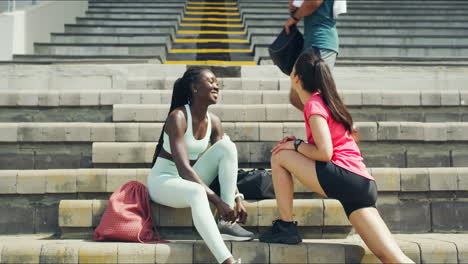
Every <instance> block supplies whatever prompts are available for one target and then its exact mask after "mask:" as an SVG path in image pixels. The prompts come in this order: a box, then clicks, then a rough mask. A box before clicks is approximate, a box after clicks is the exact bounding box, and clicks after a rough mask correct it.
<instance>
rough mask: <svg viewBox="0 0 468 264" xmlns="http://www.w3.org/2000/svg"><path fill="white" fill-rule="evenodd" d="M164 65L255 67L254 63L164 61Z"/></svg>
mask: <svg viewBox="0 0 468 264" xmlns="http://www.w3.org/2000/svg"><path fill="white" fill-rule="evenodd" d="M165 64H187V65H188V64H191V65H222V66H243V65H257V63H255V61H216V60H206V61H166V62H165Z"/></svg>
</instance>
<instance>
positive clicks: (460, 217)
mask: <svg viewBox="0 0 468 264" xmlns="http://www.w3.org/2000/svg"><path fill="white" fill-rule="evenodd" d="M431 216H432V228H433V231H434V232H444V233H445V232H450V233H452V232H466V231H468V223H467V221H466V219H468V205H467V203H466V202H464V201H441V202H436V201H434V202H432V214H431Z"/></svg>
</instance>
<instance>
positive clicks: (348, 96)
mask: <svg viewBox="0 0 468 264" xmlns="http://www.w3.org/2000/svg"><path fill="white" fill-rule="evenodd" d="M343 103H344V104H345V105H348V106H351V105H352V106H354V105H359V106H360V105H362V92H361V90H346V91H343Z"/></svg>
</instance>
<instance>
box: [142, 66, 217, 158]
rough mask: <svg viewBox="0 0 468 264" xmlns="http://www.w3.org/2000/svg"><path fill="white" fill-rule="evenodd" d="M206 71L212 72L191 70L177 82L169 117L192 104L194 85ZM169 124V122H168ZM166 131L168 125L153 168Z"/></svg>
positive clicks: (158, 147) (158, 149) (155, 153)
mask: <svg viewBox="0 0 468 264" xmlns="http://www.w3.org/2000/svg"><path fill="white" fill-rule="evenodd" d="M204 71H210V70H209V69H206V68H195V67H194V68H189V69H188V70H187V71H186V72H185V73H184V75H183V76H182V78H179V79H177V80H176V82H175V83H174V88H173V90H172V100H171V107H170V109H169V113H168V114H167V116H169V115H170V114H171V113H172V111H174V109H176V108H178V107H181V106H183V105H186V104H190V102H191V101H192V96H193V95H192V90H191V87H192V84H193V83H195V82H198V81H199V80H200V79H201V77H202V73H203V72H204ZM166 122H167V120H166ZM165 129H166V123H164V126H163V128H162V131H161V135H160V136H159V140H158V145H157V146H156V150H155V152H154V155H153V162H152V163H151V167H153V166H154V163H156V159H157V158H158V156H159V153H160V152H161V150H162V147H163V143H164V136H163V135H164V131H165Z"/></svg>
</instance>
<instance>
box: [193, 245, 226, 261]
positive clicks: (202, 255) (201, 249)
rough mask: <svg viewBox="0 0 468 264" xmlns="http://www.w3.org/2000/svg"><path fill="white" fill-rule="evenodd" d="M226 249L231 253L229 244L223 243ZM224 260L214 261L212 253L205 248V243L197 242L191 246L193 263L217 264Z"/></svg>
mask: <svg viewBox="0 0 468 264" xmlns="http://www.w3.org/2000/svg"><path fill="white" fill-rule="evenodd" d="M224 243H225V244H226V247H227V248H228V250H229V251H231V247H232V245H231V242H230V241H224ZM221 261H224V260H218V261H217V260H216V258H215V257H214V256H213V253H212V252H211V251H210V249H209V248H208V247H207V246H206V244H205V242H203V241H197V242H195V243H194V244H193V263H194V264H195V263H219V262H221Z"/></svg>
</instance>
